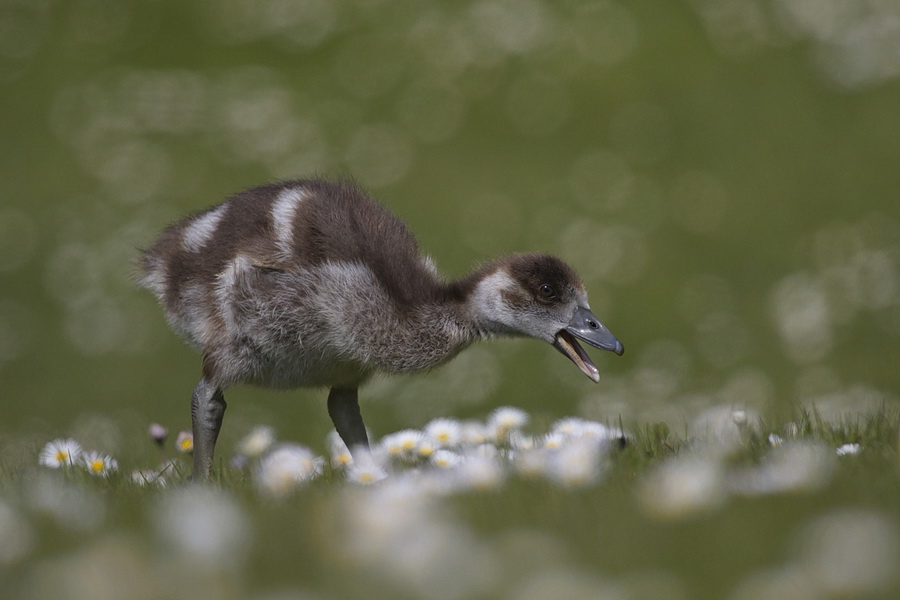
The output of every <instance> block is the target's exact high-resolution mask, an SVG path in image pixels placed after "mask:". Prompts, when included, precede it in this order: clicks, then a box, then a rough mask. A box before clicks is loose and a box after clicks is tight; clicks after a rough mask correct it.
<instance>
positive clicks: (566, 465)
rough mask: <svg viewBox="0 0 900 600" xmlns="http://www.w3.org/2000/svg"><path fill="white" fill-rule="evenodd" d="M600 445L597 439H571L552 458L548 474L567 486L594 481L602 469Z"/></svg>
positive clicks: (571, 486) (579, 485) (576, 485)
mask: <svg viewBox="0 0 900 600" xmlns="http://www.w3.org/2000/svg"><path fill="white" fill-rule="evenodd" d="M600 459H601V453H600V447H599V445H598V443H597V441H596V440H593V439H589V438H579V439H575V440H571V441H570V442H569V443H567V444H565V445H564V446H563V447H562V448H560V449H559V450H558V451H556V452H555V453H554V454H553V455H552V457H551V458H550V462H549V464H548V469H547V475H549V476H550V477H551V478H552V479H553V480H554V481H556V482H557V483H560V484H561V485H563V486H565V487H570V488H574V487H582V486H585V485H588V484H590V483H593V482H594V481H596V480H597V478H598V477H599V476H600V474H601V471H602V464H601V461H600Z"/></svg>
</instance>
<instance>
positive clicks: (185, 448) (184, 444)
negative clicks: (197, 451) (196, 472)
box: [175, 431, 194, 454]
mask: <svg viewBox="0 0 900 600" xmlns="http://www.w3.org/2000/svg"><path fill="white" fill-rule="evenodd" d="M175 447H176V448H178V451H179V452H184V453H185V454H187V453H188V452H193V451H194V434H193V433H191V432H190V431H179V432H178V437H177V438H175Z"/></svg>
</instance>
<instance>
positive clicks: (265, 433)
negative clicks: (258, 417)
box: [238, 425, 275, 458]
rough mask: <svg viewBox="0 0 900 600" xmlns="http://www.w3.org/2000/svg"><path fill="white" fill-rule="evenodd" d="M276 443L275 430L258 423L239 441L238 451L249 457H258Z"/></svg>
mask: <svg viewBox="0 0 900 600" xmlns="http://www.w3.org/2000/svg"><path fill="white" fill-rule="evenodd" d="M273 444H275V430H274V429H272V428H271V427H269V426H267V425H257V426H256V427H254V428H253V429H252V430H251V431H250V433H248V434H247V435H246V436H244V438H243V439H242V440H241V441H240V442H238V452H240V453H241V454H243V455H244V456H246V457H247V458H258V457H260V456H262V455H263V454H265V453H266V452H267V451H268V450H269V448H271V447H272V445H273Z"/></svg>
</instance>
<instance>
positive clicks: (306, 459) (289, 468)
mask: <svg viewBox="0 0 900 600" xmlns="http://www.w3.org/2000/svg"><path fill="white" fill-rule="evenodd" d="M321 466H322V460H321V459H320V458H319V457H317V456H316V455H315V454H313V452H312V450H310V449H309V448H307V447H305V446H301V445H299V444H281V445H278V446H276V447H275V448H274V449H273V450H272V451H271V452H269V453H268V454H266V455H265V456H263V458H262V459H261V460H260V461H259V464H258V465H257V467H256V469H255V471H254V472H253V480H254V483H255V484H256V487H257V488H259V490H260V491H261V492H263V493H265V494H268V495H270V496H274V497H276V498H283V497H285V496H287V495H288V494H289V493H291V492H292V491H294V490H295V489H296V488H297V487H299V486H300V484H302V483H304V482H306V481H309V480H310V479H312V478H313V477H315V476H316V475H318V474H319V471H320V469H321Z"/></svg>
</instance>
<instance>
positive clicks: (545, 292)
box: [538, 283, 556, 300]
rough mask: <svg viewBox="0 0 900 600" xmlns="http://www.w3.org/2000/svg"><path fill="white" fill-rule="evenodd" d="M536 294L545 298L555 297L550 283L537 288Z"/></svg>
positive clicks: (554, 291)
mask: <svg viewBox="0 0 900 600" xmlns="http://www.w3.org/2000/svg"><path fill="white" fill-rule="evenodd" d="M538 294H540V296H541V298H544V299H546V300H552V299H553V298H556V290H554V289H553V286H552V285H547V284H546V283H545V284H544V285H542V286H541V287H539V288H538Z"/></svg>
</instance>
